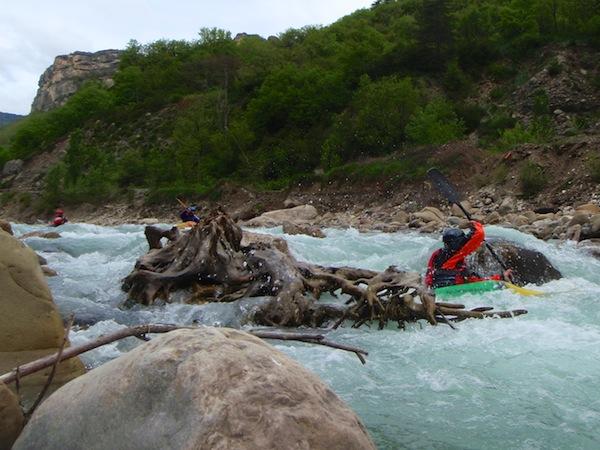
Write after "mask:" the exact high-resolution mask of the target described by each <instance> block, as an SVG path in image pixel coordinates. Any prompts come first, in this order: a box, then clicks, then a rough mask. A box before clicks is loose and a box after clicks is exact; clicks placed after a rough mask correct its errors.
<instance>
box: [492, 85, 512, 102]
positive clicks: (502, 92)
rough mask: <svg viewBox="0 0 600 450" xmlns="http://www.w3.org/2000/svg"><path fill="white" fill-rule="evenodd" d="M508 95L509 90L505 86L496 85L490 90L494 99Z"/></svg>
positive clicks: (500, 98)
mask: <svg viewBox="0 0 600 450" xmlns="http://www.w3.org/2000/svg"><path fill="white" fill-rule="evenodd" d="M507 95H508V90H507V89H506V87H504V86H496V87H495V88H494V89H492V90H491V91H490V99H491V100H494V101H498V100H502V99H503V98H504V97H506V96H507Z"/></svg>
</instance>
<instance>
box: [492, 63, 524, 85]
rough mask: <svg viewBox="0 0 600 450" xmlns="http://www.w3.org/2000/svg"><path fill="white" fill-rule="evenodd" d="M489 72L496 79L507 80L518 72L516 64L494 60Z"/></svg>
mask: <svg viewBox="0 0 600 450" xmlns="http://www.w3.org/2000/svg"><path fill="white" fill-rule="evenodd" d="M487 71H488V74H489V75H490V76H491V77H492V78H493V79H494V80H496V81H506V80H508V79H510V78H512V77H514V76H515V75H516V74H517V71H516V69H515V66H514V64H506V63H501V62H494V63H492V64H490V65H489V66H488V68H487Z"/></svg>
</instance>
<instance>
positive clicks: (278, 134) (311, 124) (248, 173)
mask: <svg viewBox="0 0 600 450" xmlns="http://www.w3.org/2000/svg"><path fill="white" fill-rule="evenodd" d="M599 46H600V4H599V3H598V2H597V1H594V0H552V1H549V0H527V1H525V0H379V1H376V2H375V3H374V4H373V6H372V7H371V8H369V9H363V10H359V11H356V12H355V13H353V14H351V15H349V16H346V17H343V18H342V19H340V20H339V21H337V22H336V23H334V24H332V25H330V26H327V27H305V28H302V29H291V30H288V31H286V32H284V33H282V34H281V35H279V36H278V37H277V38H276V39H269V40H265V39H261V38H258V37H252V36H250V37H244V38H242V39H239V40H234V39H232V38H231V35H230V33H229V32H227V31H224V30H218V29H202V30H200V32H199V37H198V39H197V40H195V41H192V42H188V41H167V40H161V41H157V42H153V43H150V44H146V45H141V44H139V43H137V42H135V41H132V42H131V43H130V44H129V46H128V47H127V49H126V50H125V52H124V53H123V55H122V59H121V64H120V69H119V71H118V73H117V74H116V76H115V85H114V86H113V87H112V88H110V89H106V88H104V87H103V86H101V85H100V84H94V83H89V84H87V85H86V86H84V87H83V88H82V89H81V90H80V91H79V92H78V93H77V94H75V95H74V96H73V97H72V98H71V99H70V100H69V101H68V103H67V104H66V105H65V106H63V107H61V108H58V109H56V110H53V111H50V112H47V113H42V114H34V115H31V116H29V117H27V118H26V119H25V120H23V121H22V123H21V124H20V125H19V127H18V129H17V130H16V131H14V133H13V134H12V137H11V139H10V141H9V143H8V144H6V145H5V146H4V149H0V152H1V153H0V155H4V156H2V157H3V158H4V160H6V159H7V158H9V157H10V158H25V159H27V158H31V157H32V156H34V155H36V154H38V153H40V152H44V151H47V150H50V149H52V148H53V146H54V143H56V142H57V141H59V140H62V139H64V138H66V137H68V136H70V144H69V146H68V149H67V152H66V156H65V157H64V159H63V160H62V161H61V162H60V163H59V164H57V165H56V166H55V167H54V168H53V169H52V170H50V172H49V173H48V175H47V177H46V197H45V200H44V201H45V203H46V204H53V203H56V202H58V201H72V202H79V201H89V200H90V199H94V200H98V199H102V198H106V197H108V196H111V195H118V194H119V193H123V192H125V191H126V190H127V189H128V188H131V187H143V188H150V189H151V190H152V191H153V192H154V193H157V194H160V193H163V194H167V195H169V196H172V195H175V194H179V193H184V194H185V193H186V192H195V193H198V192H208V191H210V190H211V189H213V188H214V187H215V186H216V185H218V184H219V183H221V182H222V181H223V180H235V181H236V182H240V183H251V184H259V185H262V186H265V187H276V186H283V185H286V184H289V183H291V182H293V181H295V180H298V179H299V178H310V177H314V176H315V173H317V174H319V173H324V174H325V175H324V176H328V174H329V175H331V174H335V173H339V172H340V171H343V170H344V167H350V166H348V164H352V163H354V162H356V161H362V160H364V159H365V158H370V157H382V156H386V155H390V154H394V155H395V158H396V160H398V161H400V162H397V163H396V166H394V167H396V168H397V171H399V172H400V173H405V174H406V176H418V175H419V174H420V173H422V171H420V169H419V167H415V166H419V165H422V166H423V167H425V165H426V163H427V155H426V153H427V148H429V147H428V146H437V145H439V144H443V143H446V142H449V141H452V140H456V139H461V138H463V137H466V136H467V135H471V136H475V137H476V138H477V139H478V140H479V144H480V145H481V146H482V147H484V148H487V149H489V150H490V151H498V152H506V151H510V150H511V149H512V148H513V147H514V146H515V145H518V144H521V143H524V142H533V143H539V142H544V141H548V140H551V139H554V137H555V136H556V135H557V133H565V132H566V131H565V129H564V127H563V128H560V127H559V126H558V124H557V122H556V120H555V119H556V118H555V117H554V114H553V113H554V111H552V110H551V106H552V105H553V98H551V96H552V92H549V91H547V90H545V88H544V86H540V87H537V88H536V89H530V90H526V91H523V92H522V93H521V94H519V95H517V97H513V94H514V93H515V92H519V89H520V88H522V87H523V86H525V87H527V82H528V81H529V79H530V76H531V75H532V73H531V72H533V73H536V71H537V72H539V71H540V70H545V71H546V72H545V73H546V74H548V73H554V74H555V75H556V76H559V74H560V73H561V71H562V70H563V68H564V66H565V63H564V62H561V60H558V59H549V60H548V59H543V58H541V57H540V49H544V48H555V49H569V48H572V49H584V50H582V51H583V53H584V54H585V55H586V57H588V58H589V61H588V63H587V66H586V67H587V69H582V70H584V71H585V74H580V79H578V81H577V83H580V84H581V83H583V84H581V86H582V89H584V90H585V92H586V93H587V94H586V95H589V96H590V98H591V99H592V101H591V102H590V105H591V106H590V108H588V109H584V110H582V111H577V114H578V117H580V118H581V121H580V124H579V125H580V128H581V129H583V128H585V127H586V126H589V124H591V123H593V121H594V120H595V118H597V113H598V110H597V109H596V107H597V104H595V102H594V101H593V100H594V98H597V95H598V90H599V89H600V67H599V63H598V59H597V58H595V57H596V56H597V55H598V53H597V49H598V47H599ZM536 65H537V66H536ZM527 68H529V69H527ZM528 70H529V72H528ZM489 86H492V87H491V88H489V89H488V87H489ZM594 105H595V106H594ZM586 121H587V122H586ZM586 124H587V125H586ZM414 149H423V150H419V151H417V152H416V153H417V154H418V153H419V152H421V153H423V157H420V158H418V157H415V150H414ZM403 155H406V156H403ZM403 158H406V161H408V162H410V163H405V164H403V163H402V162H401V161H402V160H403Z"/></svg>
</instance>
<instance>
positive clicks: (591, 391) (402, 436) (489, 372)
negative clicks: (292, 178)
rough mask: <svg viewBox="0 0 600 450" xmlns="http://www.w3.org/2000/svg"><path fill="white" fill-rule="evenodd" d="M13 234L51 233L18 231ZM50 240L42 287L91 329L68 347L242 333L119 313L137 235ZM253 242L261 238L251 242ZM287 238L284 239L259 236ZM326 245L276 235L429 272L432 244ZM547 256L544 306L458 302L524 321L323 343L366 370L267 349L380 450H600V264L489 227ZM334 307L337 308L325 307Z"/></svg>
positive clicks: (295, 243)
mask: <svg viewBox="0 0 600 450" xmlns="http://www.w3.org/2000/svg"><path fill="white" fill-rule="evenodd" d="M13 229H14V230H15V233H16V234H17V235H19V234H22V233H26V232H29V231H41V230H47V229H46V228H45V227H40V226H28V225H20V224H16V225H13ZM59 231H60V234H61V238H59V239H55V240H48V239H41V238H29V239H27V240H26V242H27V244H28V245H30V246H31V247H32V248H34V249H35V250H36V251H37V252H38V253H40V254H41V255H42V256H44V257H45V258H46V259H47V260H48V264H49V266H50V267H52V268H53V269H55V270H56V271H57V272H58V276H57V277H54V278H49V279H48V282H49V284H50V288H51V289H52V292H53V295H54V299H55V301H56V303H57V304H58V307H59V309H60V311H61V314H62V315H63V316H65V317H66V316H68V315H69V314H71V313H75V314H76V316H77V317H78V319H79V320H80V321H82V322H86V321H89V322H90V323H93V322H97V323H95V324H94V325H92V326H90V327H89V328H86V329H80V330H78V331H74V332H73V333H72V334H71V340H72V342H73V343H74V344H77V343H81V342H85V341H87V340H90V339H93V338H94V337H97V336H99V335H101V334H104V333H106V332H108V331H113V330H116V329H118V328H121V327H124V326H128V325H133V324H140V323H150V322H151V323H177V324H191V323H201V324H207V325H216V326H233V327H243V326H244V324H242V323H240V317H242V316H243V315H244V314H243V313H244V312H245V311H248V310H249V308H251V307H252V302H251V301H242V302H237V303H235V304H212V305H204V306H197V305H185V304H180V303H174V304H168V305H162V306H154V307H141V306H136V307H134V308H133V309H130V310H123V309H120V308H119V306H120V305H121V304H122V302H123V301H124V300H125V294H124V293H123V292H122V291H121V290H120V280H121V279H122V278H123V277H124V276H126V275H127V274H128V273H129V272H130V271H131V269H132V268H133V265H134V263H135V261H136V259H137V258H138V257H139V256H140V255H142V254H143V253H145V252H146V250H147V244H146V241H145V238H144V234H143V227H142V226H136V225H123V226H119V227H100V226H94V225H88V224H67V225H64V226H62V227H61V228H60V229H59ZM254 231H256V230H254ZM259 231H261V232H269V233H272V234H276V235H283V233H282V231H281V228H274V229H262V230H259ZM325 231H326V234H327V237H326V238H325V239H317V238H311V237H308V236H302V235H298V236H288V235H283V236H284V237H285V238H286V239H287V240H288V243H289V245H290V249H291V251H292V253H293V254H294V255H295V256H296V258H298V259H300V260H306V261H310V262H313V263H318V264H324V265H347V266H355V267H363V268H368V269H375V270H383V269H385V268H386V267H388V266H389V265H396V266H397V267H398V268H399V269H402V270H413V271H419V272H423V270H424V267H425V265H426V263H427V259H428V257H429V255H430V254H431V252H432V251H433V250H434V249H435V248H437V247H438V246H439V244H438V239H436V236H427V235H421V234H417V233H393V234H383V233H365V234H363V233H358V232H357V231H356V230H353V229H349V230H325ZM486 231H487V232H488V234H489V235H491V236H492V237H501V238H506V239H510V240H512V241H515V242H517V243H519V244H522V245H524V246H527V247H529V248H533V249H535V250H538V251H541V252H542V253H544V254H545V255H546V256H547V257H548V258H549V259H550V261H551V262H552V263H553V264H554V265H555V266H556V267H557V268H558V269H559V270H560V271H561V272H562V273H563V275H564V278H563V279H561V280H557V281H553V282H550V283H547V284H545V285H544V286H541V287H537V288H536V289H541V290H544V291H546V292H548V295H546V296H544V297H541V298H540V297H520V296H518V295H516V294H513V293H511V292H509V291H500V292H490V293H486V294H484V295H478V296H464V297H462V298H461V303H464V304H466V305H467V306H468V307H475V306H488V305H489V306H493V307H495V308H496V309H499V310H505V309H521V308H523V309H527V310H528V311H529V314H527V315H524V316H520V317H518V318H515V319H507V320H495V319H490V320H469V321H465V322H461V323H459V324H457V330H452V329H451V328H449V327H447V326H443V325H441V326H437V327H432V326H429V325H428V324H425V323H422V324H421V323H417V324H414V325H411V326H410V327H408V329H406V330H405V331H401V330H398V329H396V328H394V327H388V328H387V329H385V330H383V331H378V330H376V329H369V328H361V329H359V330H355V329H349V328H341V329H338V330H337V331H335V332H332V333H330V336H329V337H330V338H332V339H334V340H336V341H338V342H343V343H346V344H349V345H354V346H358V347H361V348H363V349H365V350H367V351H368V352H369V356H368V358H367V364H366V365H365V366H363V365H361V364H360V362H359V361H358V359H357V358H356V357H355V356H354V355H352V354H349V353H346V352H341V351H336V350H332V349H329V348H324V347H317V346H311V345H304V344H292V343H281V342H277V341H276V342H273V345H275V347H277V348H278V349H279V350H281V351H283V352H285V353H287V354H288V355H290V356H291V357H293V358H295V359H296V360H298V361H299V362H300V363H301V364H303V365H304V366H305V367H307V368H309V369H310V370H312V371H313V372H315V373H317V374H318V375H319V376H320V377H321V378H322V379H323V380H324V381H325V382H327V383H328V384H329V385H330V386H331V387H332V389H333V390H334V391H335V392H336V393H337V394H338V395H340V396H341V397H342V398H343V399H344V400H346V401H347V402H348V403H349V405H350V406H351V407H352V408H353V409H354V411H356V413H357V414H358V415H359V416H360V417H361V419H362V421H363V422H364V424H365V425H366V426H367V428H368V429H369V432H370V433H371V435H372V437H373V439H374V441H375V443H376V445H377V447H378V448H380V449H398V448H410V449H417V448H422V449H434V448H439V449H459V448H460V449H464V448H469V449H483V448H486V449H507V448H510V449H549V448H557V449H566V448H574V449H587V448H589V449H597V448H600V260H598V259H595V258H593V257H591V256H589V255H586V254H585V253H584V252H583V251H582V250H581V249H578V248H577V247H576V246H575V245H574V244H572V243H547V242H543V241H540V240H538V239H536V238H534V237H532V236H529V235H525V234H522V233H520V232H518V231H515V230H509V229H503V228H499V227H486ZM327 300H329V301H334V299H333V298H329V299H325V301H327ZM136 345H139V341H137V340H135V339H133V338H130V339H126V340H123V341H121V342H119V343H115V344H113V345H108V346H105V347H102V348H100V349H98V350H95V351H92V352H89V353H87V354H86V355H85V356H84V358H83V359H84V362H85V363H86V365H88V367H96V366H98V365H99V364H102V363H104V362H106V361H108V360H110V359H112V358H115V357H117V356H119V355H120V354H122V353H123V352H126V351H128V350H129V349H131V348H133V347H134V346H136Z"/></svg>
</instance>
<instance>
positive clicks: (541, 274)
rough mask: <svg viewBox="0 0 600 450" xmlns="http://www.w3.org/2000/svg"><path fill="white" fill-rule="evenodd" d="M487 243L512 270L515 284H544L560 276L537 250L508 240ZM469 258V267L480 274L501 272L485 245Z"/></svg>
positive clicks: (486, 274) (487, 274)
mask: <svg viewBox="0 0 600 450" xmlns="http://www.w3.org/2000/svg"><path fill="white" fill-rule="evenodd" d="M489 244H490V245H491V246H492V248H493V250H494V251H495V252H496V254H497V255H498V257H499V258H500V259H501V260H502V261H503V262H504V264H505V265H506V267H509V268H511V269H512V270H513V280H514V282H515V283H517V284H531V283H533V284H544V283H547V282H548V281H552V280H558V279H559V278H562V274H561V273H560V272H559V271H558V269H556V268H555V267H554V266H553V265H552V263H551V262H550V261H549V260H548V258H546V257H545V256H544V255H543V254H542V253H540V252H538V251H537V250H532V249H528V248H524V247H520V246H518V245H516V244H514V243H512V242H508V241H490V242H489ZM470 258H471V267H473V269H474V270H475V271H476V272H477V273H479V274H480V275H483V276H489V275H493V274H501V273H502V267H500V264H499V263H498V262H497V261H496V259H495V258H494V257H493V256H492V254H491V252H490V251H489V250H488V249H487V248H486V246H485V245H482V246H481V247H480V248H479V249H478V250H477V252H476V253H475V254H474V255H473V256H471V257H470Z"/></svg>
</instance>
